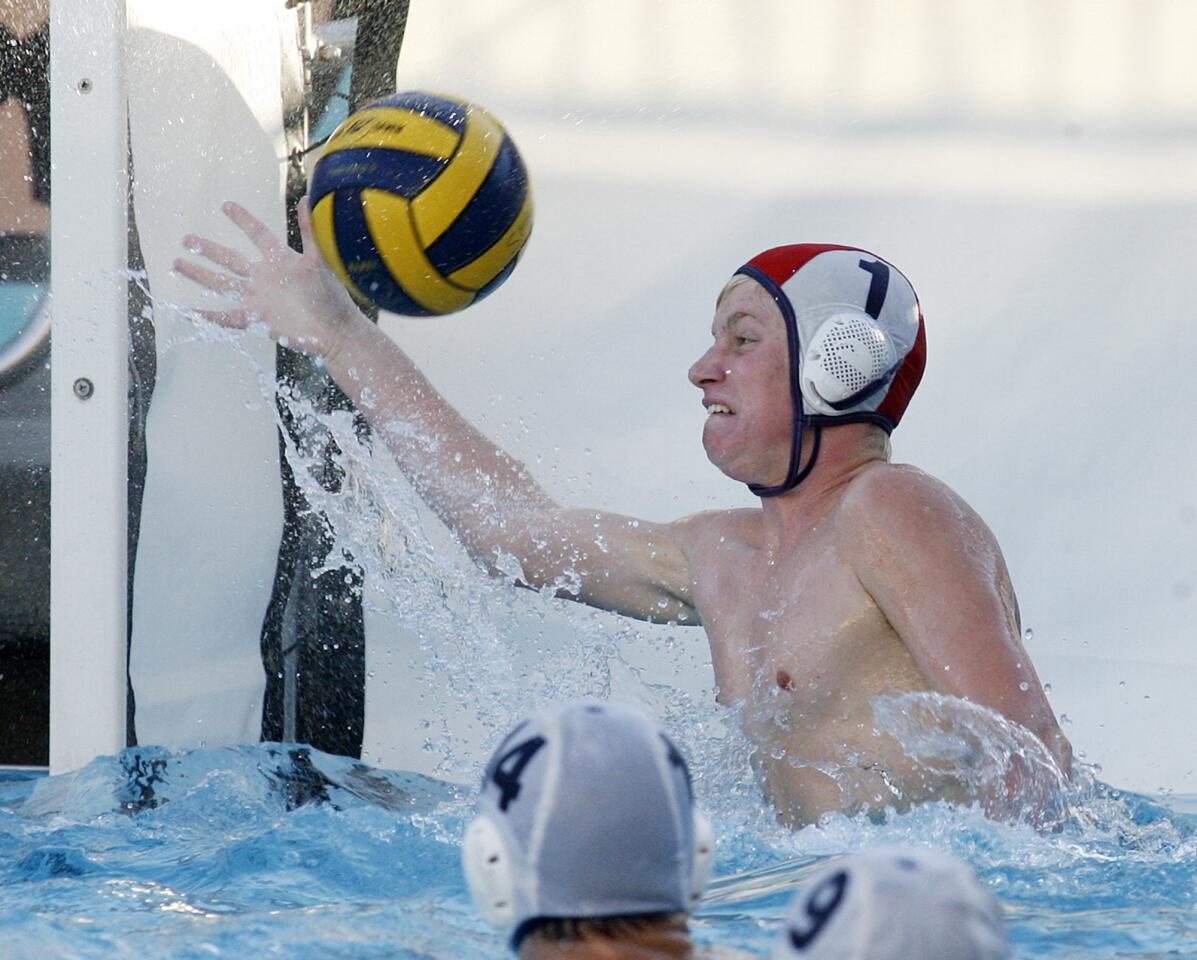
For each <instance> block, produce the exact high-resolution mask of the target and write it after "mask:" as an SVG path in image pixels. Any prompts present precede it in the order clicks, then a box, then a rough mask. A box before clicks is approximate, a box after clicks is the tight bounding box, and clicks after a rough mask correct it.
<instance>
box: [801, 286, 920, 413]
mask: <svg viewBox="0 0 1197 960" xmlns="http://www.w3.org/2000/svg"><path fill="white" fill-rule="evenodd" d="M897 362H898V352H897V350H896V348H895V346H894V342H893V340H892V339H891V338H890V336H889V334H888V333H886V331H885V330H884V329H883V328H882V326H881V325H880V324H879V323H878V322H877V321H876V320H874V319H873V318H872V317H870V316H869V315H868V314H867V313H864V312H861V311H856V310H852V311H847V312H844V313H836V314H833V315H832V316H830V317H828V318H827V319H826V320H824V321H823V322H822V324H821V325H820V326H819V328H818V329H817V330H816V331H815V333H814V336H813V337H812V338H811V342H810V346H809V347H807V348H806V353H805V354H804V355H803V358H802V371H801V381H800V384H801V387H802V398H803V399H804V400H805V401H806V403H807V405H808V406H809V407H810V408H811V409H812V410H813V411H815V412H818V413H821V414H824V415H826V416H838V415H840V414H842V413H844V412H845V411H847V410H848V409H849V408H850V407H852V406H855V405H856V404H858V403H860V402H861V401H863V400H866V399H867V398H868V397H870V396H872V395H873V393H875V392H876V391H877V390H879V389H880V388H881V387H883V386H884V385H885V384H886V383H887V382H888V380H889V378H890V377H891V376H892V375H893V373H894V370H895V368H896V364H897Z"/></svg>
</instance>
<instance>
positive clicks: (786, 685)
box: [777, 670, 794, 690]
mask: <svg viewBox="0 0 1197 960" xmlns="http://www.w3.org/2000/svg"><path fill="white" fill-rule="evenodd" d="M777 688H778V689H779V690H793V689H794V681H793V680H791V679H790V675H789V674H788V673H786V672H785V671H784V670H778V671H777Z"/></svg>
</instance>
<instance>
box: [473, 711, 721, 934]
mask: <svg viewBox="0 0 1197 960" xmlns="http://www.w3.org/2000/svg"><path fill="white" fill-rule="evenodd" d="M713 847H714V841H713V838H712V836H711V832H710V826H709V824H708V823H707V821H706V819H705V817H703V816H702V815H701V814H700V813H698V812H697V811H696V809H695V807H694V800H693V796H692V794H691V786H690V773H689V770H688V768H687V767H686V761H685V760H684V759H683V758H682V755H681V753H680V752H679V751H678V749H677V747H676V746H675V745H674V744H673V742H672V741H671V740H670V739H669V737H668V735H667V734H666V733H665V730H664V728H663V727H662V726H661V725H660V724H659V723H656V722H655V721H653V720H651V719H649V718H648V717H647V716H646V715H644V714H643V713H642V712H640V711H639V710H637V709H635V708H632V707H627V706H621V705H617V704H611V703H603V702H598V701H590V700H581V701H573V702H570V703H567V704H563V705H560V706H555V707H550V708H548V709H545V710H542V711H540V712H538V713H536V714H534V715H533V716H531V717H529V718H528V719H527V720H525V721H524V722H523V723H521V724H520V725H519V726H517V727H516V728H515V729H514V730H512V731H511V733H509V734H508V735H507V737H506V739H504V741H503V742H502V743H501V744H500V745H499V748H498V749H497V750H496V751H495V754H494V756H493V757H492V758H491V760H490V763H489V764H488V765H487V768H486V775H485V779H484V781H483V784H482V792H481V794H480V796H479V798H478V809H477V815H476V817H475V819H474V821H473V822H472V823H471V824H470V826H469V827H468V829H467V830H466V835H465V840H464V842H463V844H462V864H463V866H464V868H465V874H466V881H467V884H468V885H469V888H470V893H471V894H472V895H473V898H474V902H475V904H476V905H477V906H478V909H479V911H480V912H481V913H482V914H483V915H484V916H485V917H486V918H487V919H488V920H489V921H490V922H491V923H493V924H494V925H495V926H497V927H499V928H501V929H504V930H506V931H509V932H510V934H511V944H512V947H513V949H517V948H518V946H519V943H520V941H521V940H522V939H523V938H524V936H525V935H527V933H528V932H529V931H530V930H532V929H534V928H535V927H536V925H537V924H538V923H540V922H542V921H544V920H549V919H589V918H601V917H625V918H626V917H637V916H645V915H658V916H659V915H661V914H672V913H685V912H688V911H689V910H690V909H691V908H692V907H693V906H694V905H695V904H696V903H697V902H698V900H699V898H701V896H702V891H703V888H704V887H705V886H706V882H707V879H708V878H709V876H710V871H711V867H712V864H713V855H714V850H713Z"/></svg>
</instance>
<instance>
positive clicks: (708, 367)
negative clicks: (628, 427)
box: [690, 280, 794, 484]
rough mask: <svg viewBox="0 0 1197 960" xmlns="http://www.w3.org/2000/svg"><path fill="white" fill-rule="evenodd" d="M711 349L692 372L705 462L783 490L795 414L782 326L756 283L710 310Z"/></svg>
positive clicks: (737, 290)
mask: <svg viewBox="0 0 1197 960" xmlns="http://www.w3.org/2000/svg"><path fill="white" fill-rule="evenodd" d="M711 333H712V335H713V336H714V339H715V342H714V343H712V344H711V347H710V349H709V350H707V352H706V353H704V354H703V355H702V356H701V357H700V358H699V359H698V360H697V361H696V362H695V363H694V365H693V366H692V367H691V368H690V382H691V383H693V384H694V385H695V386H696V387H698V388H699V389H700V390H701V391H702V402H703V406H705V407H706V408H707V421H706V425H705V426H704V427H703V431H702V445H703V448H704V449H705V450H706V452H707V457H708V458H709V459H710V461H711V462H712V463H713V464H715V466H717V467H718V468H719V469H720V470H722V471H723V472H724V473H725V474H726V475H727V476H729V477H731V478H732V479H733V480H739V481H741V482H743V483H760V484H777V483H781V482H782V481H783V480H784V478H785V475H786V468H787V467H788V466H789V459H790V444H791V440H792V432H793V423H794V412H793V406H792V402H791V399H790V362H789V347H788V344H787V342H786V329H785V321H784V320H783V319H782V316H781V311H780V310H779V309H778V307H777V304H776V303H774V302H773V298H772V297H771V296H770V295H769V293H768V292H767V291H766V290H765V288H764V287H762V286H761V285H760V284H759V283H757V282H756V281H755V280H745V281H744V282H741V283H738V284H737V285H736V286H734V287H732V288H730V289H729V290H728V291H727V293H726V294H725V296H724V297H723V300H722V301H721V302H720V304H719V306H718V307H717V308H716V310H715V322H714V324H713V326H712V327H711Z"/></svg>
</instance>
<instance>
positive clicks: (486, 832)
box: [461, 814, 515, 930]
mask: <svg viewBox="0 0 1197 960" xmlns="http://www.w3.org/2000/svg"><path fill="white" fill-rule="evenodd" d="M461 865H462V868H463V869H464V870H465V878H466V886H467V887H469V890H470V897H471V898H472V899H473V901H474V906H475V907H476V908H477V909H478V912H479V913H480V914H482V917H483V919H484V920H486V922H487V923H489V924H490V925H491V926H492V927H497V928H499V929H500V930H506V929H508V928H510V927H512V926H514V925H515V869H514V868H513V866H512V863H511V851H510V850H509V849H508V847H507V843H506V841H505V840H504V839H503V835H502V834H501V833H499V828H498V827H497V826H496V825H495V822H494V821H493V820H491V818H490V817H488V816H487V815H486V814H481V815H480V816H477V817H475V818H474V820H473V822H472V823H471V824H470V825H469V827H468V828H466V833H465V839H464V840H463V842H462V846H461Z"/></svg>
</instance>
